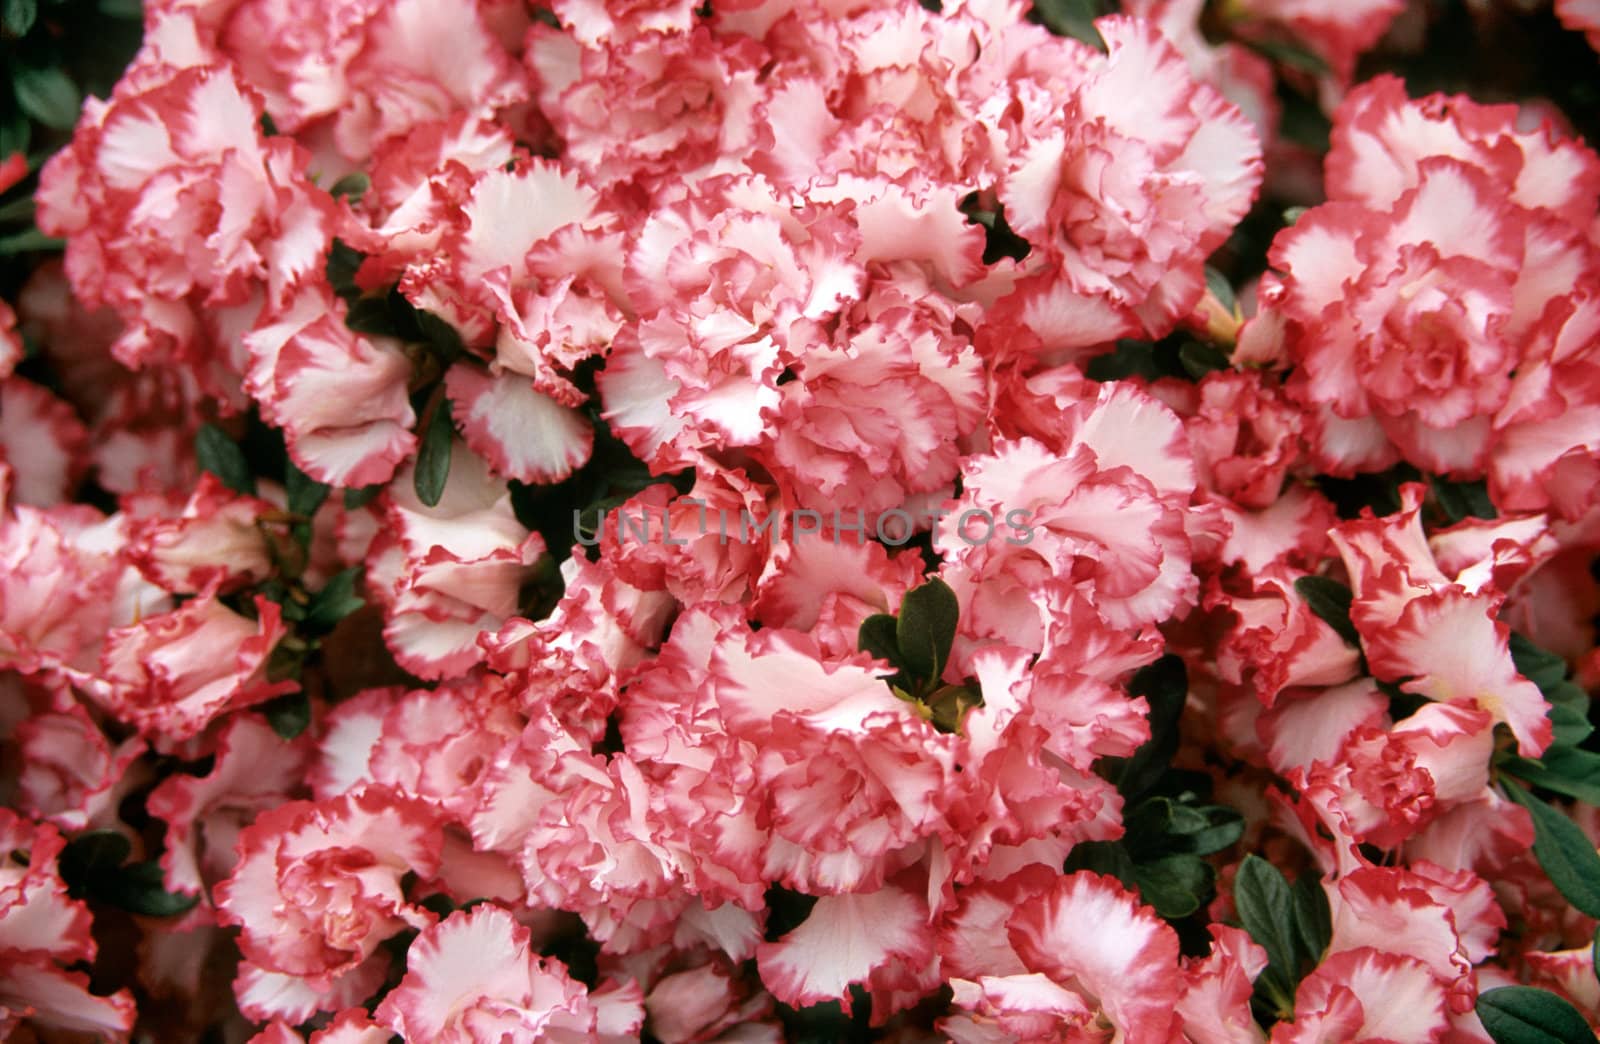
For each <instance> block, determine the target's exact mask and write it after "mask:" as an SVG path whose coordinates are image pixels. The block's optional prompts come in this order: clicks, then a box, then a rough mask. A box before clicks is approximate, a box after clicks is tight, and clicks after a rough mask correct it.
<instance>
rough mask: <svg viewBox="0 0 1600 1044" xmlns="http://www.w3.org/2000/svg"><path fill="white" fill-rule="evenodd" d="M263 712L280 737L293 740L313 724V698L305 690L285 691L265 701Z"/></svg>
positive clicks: (262, 706)
mask: <svg viewBox="0 0 1600 1044" xmlns="http://www.w3.org/2000/svg"><path fill="white" fill-rule="evenodd" d="M261 713H262V714H264V715H266V717H267V724H268V725H271V726H272V731H273V732H276V733H277V734H278V738H279V739H283V740H292V739H294V738H295V737H296V736H298V735H300V734H301V733H302V732H304V731H306V726H308V725H310V724H311V700H310V698H309V697H307V696H306V694H305V693H303V692H289V693H284V694H283V695H282V696H279V697H277V698H276V699H272V700H268V701H267V702H266V703H263V704H262V705H261Z"/></svg>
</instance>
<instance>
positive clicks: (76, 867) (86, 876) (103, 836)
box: [56, 830, 133, 899]
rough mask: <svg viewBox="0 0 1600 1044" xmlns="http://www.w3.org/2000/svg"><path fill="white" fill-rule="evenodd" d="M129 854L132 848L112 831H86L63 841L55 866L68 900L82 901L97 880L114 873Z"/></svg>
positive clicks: (124, 838)
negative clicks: (63, 884) (65, 888)
mask: <svg viewBox="0 0 1600 1044" xmlns="http://www.w3.org/2000/svg"><path fill="white" fill-rule="evenodd" d="M132 852H133V845H132V843H130V842H129V841H128V838H127V837H126V836H125V835H123V834H121V833H119V832H117V831H115V830H90V831H88V832H87V833H83V834H79V835H78V836H77V837H75V838H73V839H72V840H71V841H69V842H67V846H66V847H65V848H63V849H62V850H61V856H60V858H59V860H58V862H57V864H56V865H57V867H58V868H59V869H60V871H61V879H62V880H63V881H65V882H66V883H67V888H68V890H69V891H70V893H71V895H72V897H73V898H74V899H82V898H85V897H86V896H87V895H88V894H89V893H90V891H91V890H92V889H93V886H94V882H95V881H96V880H97V879H98V878H99V877H101V876H102V875H104V874H108V873H116V871H117V868H118V867H120V866H121V865H122V864H123V862H125V861H126V860H127V858H128V856H129V855H130V854H132Z"/></svg>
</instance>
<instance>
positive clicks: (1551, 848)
mask: <svg viewBox="0 0 1600 1044" xmlns="http://www.w3.org/2000/svg"><path fill="white" fill-rule="evenodd" d="M1501 785H1502V786H1504V787H1505V790H1506V793H1507V795H1509V796H1510V798H1511V800H1513V801H1515V802H1516V803H1517V804H1519V805H1521V806H1522V807H1523V808H1526V809H1527V810H1528V814H1529V815H1531V816H1532V817H1533V838H1534V839H1533V857H1534V858H1535V859H1537V860H1538V861H1539V866H1540V867H1542V868H1543V869H1544V872H1545V876H1547V877H1549V878H1550V883H1551V884H1553V885H1555V886H1556V889H1557V891H1559V892H1560V893H1561V894H1562V895H1563V896H1565V897H1566V899H1567V902H1569V903H1571V904H1572V905H1573V906H1575V907H1577V908H1578V910H1579V911H1581V912H1582V913H1585V914H1588V915H1589V916H1590V917H1600V855H1596V854H1595V849H1594V845H1592V844H1590V843H1589V839H1588V838H1587V837H1586V836H1584V833H1583V831H1582V830H1579V829H1578V827H1577V825H1576V824H1574V823H1573V822H1572V820H1570V819H1568V818H1567V817H1566V816H1564V815H1562V814H1561V813H1560V812H1558V811H1556V810H1555V809H1554V808H1551V807H1550V806H1549V805H1547V804H1546V803H1545V802H1543V801H1540V800H1539V799H1538V798H1536V797H1534V796H1533V795H1532V794H1530V793H1528V792H1527V791H1526V790H1524V789H1523V788H1521V787H1519V786H1517V785H1516V784H1515V783H1513V782H1511V781H1510V780H1508V779H1502V780H1501Z"/></svg>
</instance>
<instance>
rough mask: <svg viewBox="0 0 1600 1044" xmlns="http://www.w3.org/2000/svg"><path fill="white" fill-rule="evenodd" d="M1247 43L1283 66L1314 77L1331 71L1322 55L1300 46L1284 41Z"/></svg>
mask: <svg viewBox="0 0 1600 1044" xmlns="http://www.w3.org/2000/svg"><path fill="white" fill-rule="evenodd" d="M1245 43H1246V45H1247V46H1249V47H1252V48H1254V49H1255V50H1257V51H1259V52H1261V53H1262V54H1264V55H1266V56H1267V57H1268V58H1271V59H1272V60H1273V61H1275V62H1278V63H1279V64H1281V65H1287V66H1288V67H1289V68H1291V69H1299V70H1300V71H1301V72H1306V73H1310V74H1311V75H1312V76H1326V75H1327V74H1328V72H1329V71H1330V70H1329V69H1328V63H1327V62H1325V61H1323V60H1322V57H1321V56H1320V55H1317V54H1314V53H1312V52H1311V51H1309V50H1307V49H1306V48H1304V47H1301V46H1300V45H1299V44H1292V43H1285V42H1284V41H1282V40H1246V41H1245Z"/></svg>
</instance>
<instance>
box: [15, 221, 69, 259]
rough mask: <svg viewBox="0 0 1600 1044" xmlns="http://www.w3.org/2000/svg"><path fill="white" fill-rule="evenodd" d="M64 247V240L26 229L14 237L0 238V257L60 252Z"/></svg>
mask: <svg viewBox="0 0 1600 1044" xmlns="http://www.w3.org/2000/svg"><path fill="white" fill-rule="evenodd" d="M66 245H67V241H66V240H64V239H56V238H55V237H54V236H47V235H45V234H44V233H43V232H40V231H39V230H38V229H36V228H28V229H23V230H22V231H21V232H18V233H16V234H14V235H9V236H4V237H0V257H10V256H12V255H14V254H26V253H29V252H31V251H47V250H60V249H62V248H63V247H65V246H66Z"/></svg>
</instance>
